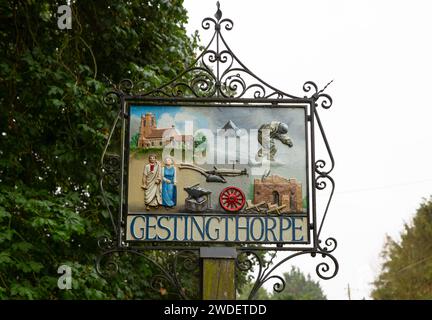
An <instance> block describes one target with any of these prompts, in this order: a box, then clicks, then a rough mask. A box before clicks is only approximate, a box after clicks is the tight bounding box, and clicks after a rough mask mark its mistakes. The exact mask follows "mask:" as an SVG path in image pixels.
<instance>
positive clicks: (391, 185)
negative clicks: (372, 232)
mask: <svg viewBox="0 0 432 320" xmlns="http://www.w3.org/2000/svg"><path fill="white" fill-rule="evenodd" d="M431 181H432V179H425V180H418V181H411V182H404V183H397V184H390V185H386V186H378V187H372V188H360V189H351V190H343V191H336V192H335V194H344V193H356V192H366V191H374V190H382V189H390V188H397V187H404V186H409V185H413V184H420V183H425V182H431Z"/></svg>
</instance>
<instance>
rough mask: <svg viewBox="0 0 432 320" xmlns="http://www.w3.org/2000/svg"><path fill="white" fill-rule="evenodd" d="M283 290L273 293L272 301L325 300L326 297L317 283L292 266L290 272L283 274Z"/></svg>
mask: <svg viewBox="0 0 432 320" xmlns="http://www.w3.org/2000/svg"><path fill="white" fill-rule="evenodd" d="M283 277H284V279H285V283H286V286H285V289H284V290H283V291H282V292H281V293H274V294H273V295H272V296H271V299H272V300H326V299H327V298H326V296H325V295H324V292H323V291H322V289H321V286H320V284H319V282H318V281H313V280H312V279H311V277H310V274H308V275H307V276H305V275H304V273H303V272H301V271H300V269H299V268H297V267H295V266H292V267H291V270H290V272H286V273H284V274H283Z"/></svg>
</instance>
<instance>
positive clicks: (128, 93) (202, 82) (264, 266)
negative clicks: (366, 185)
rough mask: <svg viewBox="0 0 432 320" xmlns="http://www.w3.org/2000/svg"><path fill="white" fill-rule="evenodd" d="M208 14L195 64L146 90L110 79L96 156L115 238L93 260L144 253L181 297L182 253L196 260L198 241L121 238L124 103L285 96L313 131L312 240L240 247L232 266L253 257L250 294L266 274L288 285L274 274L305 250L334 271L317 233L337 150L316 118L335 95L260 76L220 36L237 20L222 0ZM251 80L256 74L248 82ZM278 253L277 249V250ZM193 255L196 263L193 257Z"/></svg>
mask: <svg viewBox="0 0 432 320" xmlns="http://www.w3.org/2000/svg"><path fill="white" fill-rule="evenodd" d="M214 17H215V19H213V18H209V17H208V18H205V19H204V20H203V21H202V27H203V29H204V30H209V29H210V28H211V26H213V27H214V33H213V36H212V37H211V40H210V42H209V44H208V45H207V46H206V47H205V49H204V50H203V51H202V52H201V54H200V55H199V56H198V57H197V58H196V60H195V61H194V62H193V64H192V65H191V66H190V67H189V68H187V69H186V70H185V71H183V72H182V73H181V74H179V75H178V76H177V77H176V78H174V79H173V80H171V81H170V82H168V83H166V84H164V85H162V86H161V87H159V88H157V89H154V90H151V91H149V92H145V91H144V90H143V87H144V86H143V85H144V84H145V83H137V84H134V83H133V82H132V81H131V80H129V79H125V80H122V81H121V82H120V83H119V84H118V85H114V84H111V85H112V88H111V90H110V91H109V92H107V93H106V95H105V97H104V103H105V104H106V105H108V106H110V107H114V106H117V108H118V113H117V117H116V119H115V121H114V123H113V126H112V128H111V131H110V133H109V136H108V141H107V144H106V147H105V149H104V152H103V154H102V157H101V171H102V175H101V180H100V187H101V190H102V195H103V198H104V200H105V204H106V207H107V211H108V214H109V217H110V219H111V222H112V227H113V232H114V234H115V238H114V239H111V238H109V237H104V238H101V239H100V240H99V242H98V244H99V247H100V248H101V249H102V252H101V254H100V256H99V257H98V258H97V260H96V270H97V272H98V273H99V274H100V275H102V276H105V275H107V273H106V272H105V271H104V270H103V268H102V263H103V262H104V259H105V258H110V257H111V256H112V255H113V254H114V253H132V254H136V255H138V256H141V257H143V258H144V259H146V261H148V262H149V263H152V264H153V265H154V266H156V267H157V268H158V269H159V270H160V272H161V273H160V274H159V275H157V276H156V278H157V279H163V280H164V281H166V282H168V283H169V284H171V285H172V286H173V287H174V288H176V289H177V291H178V295H179V297H180V298H182V299H187V298H188V297H187V295H186V293H185V292H184V291H183V290H182V286H181V282H180V279H179V278H178V273H177V271H176V270H177V266H178V264H179V262H178V261H179V258H180V257H181V258H183V259H184V261H183V262H184V265H187V266H188V267H190V266H193V265H195V266H196V267H198V265H199V263H198V258H199V246H198V247H197V246H190V245H187V246H182V247H179V246H178V245H177V246H172V245H165V246H160V245H157V246H155V245H152V244H150V245H149V244H146V245H143V246H136V245H135V244H131V243H127V242H126V241H125V234H124V226H125V221H124V217H125V212H127V204H126V201H127V200H125V199H127V198H126V197H125V195H127V176H126V174H125V173H126V172H127V170H125V168H127V162H128V152H129V150H128V147H127V145H125V141H126V139H125V138H126V137H127V136H128V132H127V131H128V125H127V123H128V117H129V106H130V105H131V104H134V103H143V102H145V103H152V104H160V103H164V104H200V103H201V104H202V103H205V104H208V103H214V104H224V105H226V104H229V105H230V106H239V107H241V106H246V105H249V104H253V105H256V104H262V105H266V106H270V107H271V106H282V105H284V104H295V103H298V104H302V105H307V106H308V110H307V123H308V125H309V132H310V145H309V149H310V152H309V154H308V156H307V158H308V161H309V160H310V163H309V168H308V170H309V172H308V174H309V178H308V179H309V182H310V186H309V189H310V192H309V190H308V192H309V195H310V197H309V210H311V214H309V217H310V218H311V220H310V221H311V223H310V225H309V227H310V231H311V233H312V239H311V240H312V241H311V243H312V246H311V247H310V246H300V247H293V246H289V247H283V246H277V245H274V246H271V247H267V246H261V247H251V246H247V247H241V246H240V247H237V252H238V255H237V260H236V262H237V268H238V270H240V271H248V270H251V269H252V268H253V266H254V265H255V264H257V265H258V274H257V278H256V282H255V284H254V286H253V289H252V291H251V292H250V295H249V299H253V298H254V296H255V295H256V293H257V292H258V289H259V288H260V287H261V286H262V285H263V284H264V283H265V282H267V281H269V280H273V281H276V283H275V284H274V286H273V288H274V290H275V291H276V292H281V291H282V290H284V288H285V281H284V279H283V278H282V277H281V276H279V275H275V274H273V272H274V271H275V270H276V269H277V268H279V267H280V266H281V265H282V264H284V263H285V262H286V261H288V260H290V259H292V258H294V257H297V256H300V255H306V254H310V255H311V256H312V257H316V256H319V255H320V256H321V257H322V258H328V259H329V260H330V264H329V263H328V260H326V261H323V262H321V263H319V264H318V265H317V266H316V272H317V275H318V276H319V277H320V278H322V279H331V278H333V277H334V276H336V274H337V273H338V270H339V264H338V262H337V260H336V258H335V257H334V256H333V254H332V253H333V251H334V250H335V249H336V247H337V241H336V239H334V238H331V237H330V238H327V239H326V240H325V241H321V240H320V235H321V231H322V228H323V225H324V221H325V219H326V216H327V212H328V209H329V205H330V203H331V200H332V198H333V194H334V189H335V182H334V180H333V178H332V177H331V175H330V174H331V172H332V171H333V169H334V164H335V162H334V158H333V155H332V152H331V149H330V145H329V143H328V140H327V137H326V135H325V132H324V128H323V125H322V123H321V120H320V118H319V114H318V110H317V109H318V108H320V107H321V108H323V109H329V108H330V107H331V106H332V103H333V101H332V98H331V97H330V96H329V95H328V94H326V93H324V90H325V89H326V88H327V86H328V85H329V84H330V83H329V84H327V85H326V86H325V87H324V88H323V89H321V90H319V89H318V86H317V85H316V84H315V83H314V82H312V81H307V82H306V83H305V84H304V85H303V91H304V95H303V97H300V96H295V95H292V94H288V93H285V92H283V91H281V90H278V89H276V88H274V87H273V86H271V85H269V84H268V83H266V82H264V81H263V80H261V79H260V78H259V77H257V76H256V75H255V74H254V73H252V72H251V71H250V70H249V69H248V68H247V67H246V66H245V65H244V64H243V63H242V62H241V61H240V60H239V59H238V58H237V56H236V55H235V54H234V53H233V51H232V50H231V49H230V47H229V46H228V44H227V42H226V41H225V39H224V37H223V35H222V30H223V29H225V30H226V31H230V30H232V28H233V26H234V23H233V21H232V20H230V19H227V18H225V19H222V11H221V10H220V6H219V2H217V12H216V14H215V15H214ZM250 81H253V82H251V83H249V82H250ZM316 126H317V127H318V130H319V133H320V136H321V137H322V140H323V142H324V146H325V148H326V151H327V154H328V157H329V159H330V164H327V163H326V161H325V160H323V159H318V160H317V159H316V155H315V147H316V145H315V127H316ZM116 132H119V133H120V149H121V152H120V154H110V153H109V152H108V148H109V146H110V144H111V143H112V138H113V136H114V134H115V133H116ZM106 183H108V184H109V185H111V186H118V187H119V189H120V190H119V192H120V205H119V208H118V214H117V215H116V216H115V215H114V214H113V212H112V211H113V210H112V207H111V206H110V205H109V201H108V199H107V198H106V193H105V189H104V187H105V185H106ZM328 184H329V185H330V194H329V198H328V200H327V203H326V205H325V209H324V212H323V213H322V216H321V219H318V217H317V208H316V191H319V190H324V189H326V188H327V185H328ZM148 250H173V251H174V252H175V259H174V263H173V264H172V265H170V266H164V265H162V264H161V263H160V262H159V261H156V260H155V259H154V258H152V257H151V256H150V255H147V254H146V251H148ZM260 250H266V251H271V252H272V253H271V254H270V255H271V259H270V261H269V262H266V261H265V260H264V258H263V256H262V255H261V254H259V251H260ZM281 251H285V252H288V254H287V255H286V256H285V257H282V258H281V259H280V261H279V262H277V263H276V264H275V265H273V266H272V261H273V258H274V257H275V255H276V252H281ZM280 254H281V253H280ZM193 262H196V263H193ZM108 266H109V267H112V268H114V269H113V270H111V271H117V270H118V266H117V265H116V263H115V262H112V261H108Z"/></svg>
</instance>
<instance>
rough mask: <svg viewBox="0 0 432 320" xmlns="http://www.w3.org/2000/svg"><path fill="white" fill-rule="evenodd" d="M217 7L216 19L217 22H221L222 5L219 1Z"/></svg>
mask: <svg viewBox="0 0 432 320" xmlns="http://www.w3.org/2000/svg"><path fill="white" fill-rule="evenodd" d="M216 7H217V11H216V13H215V15H214V16H215V18H216V19H217V21H219V20H220V19H221V18H222V11H221V9H220V3H219V1H217V2H216Z"/></svg>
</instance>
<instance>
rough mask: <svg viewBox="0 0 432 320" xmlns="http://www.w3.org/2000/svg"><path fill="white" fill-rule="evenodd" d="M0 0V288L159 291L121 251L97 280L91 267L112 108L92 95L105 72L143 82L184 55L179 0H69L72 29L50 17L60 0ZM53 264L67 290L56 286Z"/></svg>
mask: <svg viewBox="0 0 432 320" xmlns="http://www.w3.org/2000/svg"><path fill="white" fill-rule="evenodd" d="M0 3H1V4H0V6H1V7H0V12H1V16H0V19H1V23H0V52H1V57H2V59H1V61H0V299H7V298H16V299H37V298H39V299H41V298H42V299H59V298H60V299H61V298H66V299H72V298H75V299H78V298H79V299H116V298H118V299H127V298H159V297H160V296H161V295H160V294H159V293H153V292H152V291H151V290H149V289H148V288H149V286H150V284H149V283H147V281H148V278H149V276H151V275H152V274H153V273H154V270H153V269H152V268H151V267H150V266H149V265H148V264H146V262H145V261H142V260H139V259H138V258H132V257H123V259H122V265H121V268H122V271H123V272H121V273H119V274H118V275H117V276H115V277H113V278H111V279H109V280H108V281H107V280H105V279H103V278H101V277H99V276H98V275H97V274H96V272H95V269H94V258H95V256H96V254H97V253H98V252H99V250H98V248H97V242H96V240H97V238H98V237H100V236H106V235H110V234H111V232H112V231H111V225H110V221H109V219H108V217H107V215H106V214H105V216H104V215H103V213H104V209H103V208H104V205H103V201H102V198H101V194H100V190H99V185H98V180H99V174H98V172H99V170H100V167H99V160H100V155H101V153H102V150H103V147H104V145H105V143H106V141H107V134H108V130H109V128H110V126H111V124H112V121H113V119H114V117H115V115H116V114H117V110H111V109H108V108H107V107H105V106H104V105H103V103H102V101H101V97H102V95H103V93H104V92H105V91H106V89H107V88H106V85H105V83H104V81H103V80H104V76H105V77H107V78H109V79H111V80H112V81H113V82H114V83H118V82H119V81H120V80H121V79H122V78H125V77H128V78H130V79H133V80H134V81H138V80H139V81H143V82H144V84H145V86H146V87H147V88H154V87H156V86H158V85H160V84H162V83H164V82H166V81H167V80H169V79H171V78H173V77H174V76H175V75H176V74H177V73H179V72H180V71H181V70H183V69H184V68H185V66H186V65H189V64H190V63H191V61H192V59H193V50H194V47H195V45H196V43H195V38H192V39H190V38H189V37H188V36H187V35H186V32H185V29H184V24H185V23H186V21H187V13H186V11H185V9H184V8H183V7H182V0H171V1H163V0H150V1H139V0H129V1H123V0H111V1H109V2H106V1H72V3H73V4H72V6H71V7H72V29H71V30H60V29H59V28H58V27H57V16H56V12H57V8H58V6H60V5H63V4H64V1H49V0H37V1H35V0H21V1H4V0H3V1H1V2H0ZM108 199H109V201H111V202H112V203H113V204H114V205H115V203H116V201H117V198H116V196H115V194H108ZM62 264H66V265H69V266H70V267H72V277H73V281H72V285H73V289H72V290H59V289H58V287H57V279H58V277H59V274H57V268H58V267H59V266H60V265H62ZM160 293H162V295H163V296H164V297H172V296H171V295H170V292H166V291H161V292H160Z"/></svg>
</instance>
